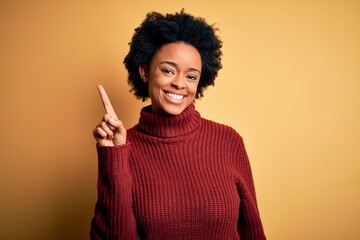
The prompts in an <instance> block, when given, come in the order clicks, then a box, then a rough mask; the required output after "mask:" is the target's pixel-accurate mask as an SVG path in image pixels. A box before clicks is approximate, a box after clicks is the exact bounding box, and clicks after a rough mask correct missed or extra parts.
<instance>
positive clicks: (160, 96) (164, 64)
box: [139, 42, 202, 115]
mask: <svg viewBox="0 0 360 240" xmlns="http://www.w3.org/2000/svg"><path fill="white" fill-rule="evenodd" d="M201 67H202V64H201V57H200V53H199V52H198V51H197V50H196V48H194V47H193V46H191V45H189V44H186V43H184V42H174V43H168V44H165V45H163V46H162V47H161V48H160V49H159V51H158V52H157V53H156V54H155V55H154V57H153V58H152V60H151V62H150V65H149V67H147V66H145V65H141V66H139V72H140V75H141V77H142V79H143V81H144V82H147V83H148V86H149V95H150V99H151V105H152V111H153V112H154V113H158V114H170V115H179V114H180V113H182V112H183V111H184V110H185V109H186V108H187V107H188V106H189V105H190V104H191V103H192V102H193V101H194V99H195V95H196V91H197V86H198V84H199V80H200V75H201ZM175 95H176V96H175Z"/></svg>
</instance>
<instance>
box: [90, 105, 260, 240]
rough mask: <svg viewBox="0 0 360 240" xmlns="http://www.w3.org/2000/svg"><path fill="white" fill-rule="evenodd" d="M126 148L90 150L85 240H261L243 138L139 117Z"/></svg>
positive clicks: (222, 129)
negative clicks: (93, 193) (93, 172)
mask: <svg viewBox="0 0 360 240" xmlns="http://www.w3.org/2000/svg"><path fill="white" fill-rule="evenodd" d="M127 141H128V142H127V143H126V144H124V145H121V146H117V147H100V146H98V147H97V150H98V157H99V178H98V200H97V203H96V207H95V216H94V218H93V220H92V224H91V238H92V239H125V240H130V239H166V240H167V239H169V240H176V239H191V240H196V239H206V240H209V239H254V240H261V239H265V235H264V231H263V227H262V224H261V220H260V215H259V211H258V208H257V203H256V196H255V189H254V183H253V178H252V173H251V168H250V164H249V160H248V157H247V154H246V150H245V147H244V144H243V140H242V138H241V137H240V136H239V134H238V133H236V131H235V130H233V129H232V128H230V127H228V126H225V125H222V124H218V123H215V122H212V121H209V120H206V119H203V118H201V116H200V114H199V113H198V112H197V111H196V110H195V107H194V105H190V106H189V107H188V108H187V109H186V110H185V111H184V112H183V113H181V114H180V115H178V116H162V115H157V114H154V113H152V112H151V111H150V108H149V107H146V108H144V109H143V110H142V111H141V116H140V120H139V123H138V124H137V125H136V126H135V127H133V128H131V129H129V130H128V132H127Z"/></svg>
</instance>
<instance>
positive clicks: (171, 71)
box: [161, 68, 174, 74]
mask: <svg viewBox="0 0 360 240" xmlns="http://www.w3.org/2000/svg"><path fill="white" fill-rule="evenodd" d="M161 71H162V72H163V73H166V74H174V71H173V70H172V69H170V68H162V69H161Z"/></svg>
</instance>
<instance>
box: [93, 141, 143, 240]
mask: <svg viewBox="0 0 360 240" xmlns="http://www.w3.org/2000/svg"><path fill="white" fill-rule="evenodd" d="M130 148H131V144H130V143H127V144H125V145H122V146H117V147H101V146H97V152H98V167H99V170H98V195H97V203H96V206H95V213H94V217H93V219H92V222H91V231H90V235H91V239H94V240H95V239H96V240H97V239H106V240H110V239H129V240H131V239H138V236H137V231H136V221H135V217H134V215H133V208H132V178H131V172H130V169H129V155H130Z"/></svg>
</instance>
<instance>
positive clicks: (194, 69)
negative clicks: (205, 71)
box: [160, 61, 201, 74]
mask: <svg viewBox="0 0 360 240" xmlns="http://www.w3.org/2000/svg"><path fill="white" fill-rule="evenodd" d="M163 63H166V64H169V65H172V66H174V67H178V65H177V64H176V63H175V62H171V61H162V62H160V64H163ZM188 70H189V71H196V72H199V73H200V74H201V71H200V70H199V69H197V68H194V67H189V68H188Z"/></svg>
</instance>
